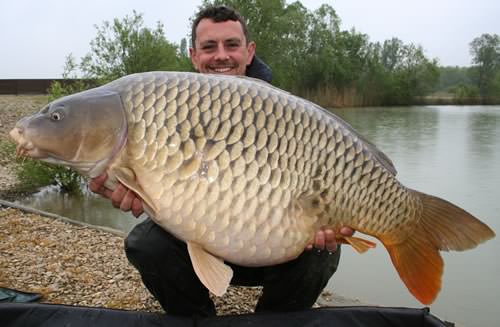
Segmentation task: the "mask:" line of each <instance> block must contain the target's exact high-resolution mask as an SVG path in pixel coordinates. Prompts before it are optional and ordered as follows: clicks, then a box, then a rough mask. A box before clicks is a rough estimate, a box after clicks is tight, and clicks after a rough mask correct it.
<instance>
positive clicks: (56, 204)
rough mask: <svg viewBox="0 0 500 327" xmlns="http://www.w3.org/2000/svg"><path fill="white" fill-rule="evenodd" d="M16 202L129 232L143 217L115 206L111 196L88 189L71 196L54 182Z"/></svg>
mask: <svg viewBox="0 0 500 327" xmlns="http://www.w3.org/2000/svg"><path fill="white" fill-rule="evenodd" d="M17 202H18V203H20V204H23V205H27V206H30V207H32V208H35V209H38V210H43V211H47V212H51V213H55V214H58V215H61V216H64V217H67V218H70V219H73V220H78V221H82V222H85V223H87V224H91V225H96V226H105V227H109V228H113V229H117V230H121V231H125V232H129V231H130V230H131V229H132V228H133V227H134V226H135V224H137V223H138V222H139V221H141V219H136V218H135V217H134V216H133V215H132V214H129V213H124V212H122V211H120V210H118V209H115V208H114V207H113V206H112V205H111V202H110V201H109V200H106V199H104V198H102V197H100V196H98V195H95V194H93V193H92V192H90V191H87V190H84V192H83V194H82V195H72V196H70V195H68V194H65V193H60V192H59V188H58V187H55V186H51V187H46V188H44V189H42V190H41V191H40V192H38V193H36V194H33V195H31V196H29V197H27V198H25V199H23V200H21V201H17Z"/></svg>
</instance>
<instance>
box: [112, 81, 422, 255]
mask: <svg viewBox="0 0 500 327" xmlns="http://www.w3.org/2000/svg"><path fill="white" fill-rule="evenodd" d="M110 86H111V87H114V88H116V89H117V90H118V91H119V92H120V93H121V96H122V99H123V102H124V106H125V109H126V112H127V118H128V129H129V137H128V143H127V154H128V156H127V157H124V160H127V163H126V164H127V165H129V166H130V167H132V168H133V169H134V170H135V171H136V173H137V176H138V179H139V183H140V184H141V185H143V187H144V189H145V191H146V193H147V194H148V195H149V196H150V198H151V199H152V200H153V202H154V203H155V206H157V208H158V215H157V217H155V218H154V219H155V220H156V221H157V223H159V224H160V225H162V226H164V227H165V228H167V229H168V230H169V231H171V232H172V233H173V234H174V235H176V236H178V237H179V238H181V239H183V240H192V241H195V242H197V243H199V244H201V245H202V246H203V247H205V248H206V249H207V250H208V251H210V252H212V253H213V254H215V255H219V256H221V257H223V258H225V259H227V260H229V261H232V262H234V263H239V264H246V265H265V264H274V263H278V262H283V261H286V260H288V259H290V258H293V257H295V256H297V255H298V254H300V253H301V252H302V251H303V249H304V247H305V244H306V243H307V242H308V241H309V240H310V239H311V237H312V235H313V232H314V230H315V229H316V228H318V227H319V226H322V225H330V226H334V227H340V226H352V227H354V228H356V229H357V230H360V231H362V232H367V233H369V234H371V235H375V236H380V235H383V234H388V235H389V234H390V235H392V237H393V239H392V241H393V242H398V241H399V239H397V238H395V237H400V238H401V239H404V238H405V237H406V234H407V232H408V231H409V230H410V229H411V227H412V226H413V224H414V223H416V221H417V220H418V212H419V209H420V208H419V204H418V202H417V201H416V200H415V199H413V198H411V195H410V193H409V192H408V191H407V190H406V189H405V188H404V187H403V186H401V185H400V184H399V182H397V181H396V179H395V178H394V176H393V175H392V174H391V173H390V172H389V171H388V170H386V169H385V168H384V167H383V166H382V165H381V163H380V162H379V161H377V160H376V158H375V157H374V155H373V154H372V153H371V152H370V148H369V147H368V146H367V145H366V144H364V143H363V142H362V141H361V140H360V139H359V138H358V137H357V136H356V135H354V134H352V133H351V132H350V131H349V129H348V128H346V127H345V126H344V125H343V124H342V123H341V122H339V121H338V120H337V119H336V118H335V117H334V116H332V115H330V114H328V113H326V112H325V111H323V110H322V109H320V108H319V107H317V106H315V105H314V104H312V103H309V102H307V101H304V100H302V99H300V98H297V97H294V96H291V95H289V94H287V93H285V92H283V91H280V90H278V89H275V88H273V87H270V86H268V85H267V84H264V83H260V82H257V83H256V82H251V81H249V80H248V79H237V80H236V82H235V79H234V78H225V77H211V76H207V75H202V74H189V73H170V74H168V79H167V75H166V74H162V73H149V74H141V75H133V76H131V77H129V78H128V79H122V80H119V81H118V82H115V83H112V84H111V85H110ZM412 220H413V221H412ZM396 231H397V232H396Z"/></svg>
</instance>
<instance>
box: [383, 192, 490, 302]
mask: <svg viewBox="0 0 500 327" xmlns="http://www.w3.org/2000/svg"><path fill="white" fill-rule="evenodd" d="M412 192H414V193H415V195H416V196H417V197H419V198H420V199H421V202H422V205H423V212H422V216H421V220H420V222H419V225H418V226H417V228H416V229H415V230H414V231H413V232H412V234H411V235H410V236H409V237H408V239H407V240H405V241H404V242H402V243H399V244H389V245H385V244H384V245H385V246H386V248H387V251H388V252H389V254H390V256H391V260H392V263H393V264H394V267H395V268H396V270H397V271H398V273H399V276H400V277H401V279H402V280H403V282H404V283H405V285H406V287H408V289H409V291H410V292H411V293H412V294H413V295H414V296H415V297H416V298H417V299H418V300H419V301H420V302H422V303H423V304H430V303H432V302H433V301H434V299H435V298H436V296H437V294H438V292H439V290H440V288H441V275H442V273H443V259H442V258H441V255H440V254H439V251H448V250H455V251H463V250H467V249H472V248H474V247H476V246H477V245H478V244H480V243H482V242H484V241H487V240H489V239H491V238H493V237H495V232H493V231H492V230H491V229H490V228H489V227H488V226H487V225H486V224H484V223H482V222H481V221H479V220H478V219H476V218H474V217H473V216H472V215H471V214H469V213H468V212H466V211H465V210H462V209H460V208H459V207H457V206H455V205H453V204H451V203H449V202H447V201H445V200H442V199H440V198H437V197H434V196H430V195H427V194H424V193H420V192H417V191H412ZM381 241H382V242H383V241H384V240H383V239H381Z"/></svg>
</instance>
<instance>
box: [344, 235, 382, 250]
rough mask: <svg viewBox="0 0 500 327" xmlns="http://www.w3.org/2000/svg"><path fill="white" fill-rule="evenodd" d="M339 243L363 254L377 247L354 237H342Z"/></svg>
mask: <svg viewBox="0 0 500 327" xmlns="http://www.w3.org/2000/svg"><path fill="white" fill-rule="evenodd" d="M340 242H341V243H345V244H349V245H351V246H352V247H353V248H354V250H356V252H358V253H365V252H366V251H368V250H369V249H373V248H375V247H376V246H377V244H376V243H374V242H372V241H368V240H365V239H363V238H360V237H354V236H342V238H341V239H340Z"/></svg>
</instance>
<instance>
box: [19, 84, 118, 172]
mask: <svg viewBox="0 0 500 327" xmlns="http://www.w3.org/2000/svg"><path fill="white" fill-rule="evenodd" d="M16 127H17V128H18V129H19V130H21V131H22V132H23V134H24V138H25V139H27V140H28V141H30V142H31V143H32V144H33V146H34V147H35V148H36V150H37V152H38V157H39V158H40V159H42V160H45V161H48V162H54V163H58V164H63V165H67V166H71V167H73V168H76V169H77V170H79V171H80V172H81V173H83V174H86V175H91V177H94V176H97V175H98V174H99V173H100V172H101V171H102V170H103V169H104V168H105V167H103V166H105V164H107V162H108V161H109V160H110V159H111V158H112V157H113V156H114V155H116V153H118V151H119V150H120V149H121V148H122V146H123V145H124V144H125V139H126V134H127V122H126V115H125V111H124V109H123V105H122V101H121V98H120V95H119V94H118V93H116V92H113V91H110V90H108V89H106V88H105V87H100V88H95V89H91V90H88V91H84V92H80V93H77V94H74V95H70V96H66V97H63V98H61V99H58V100H55V101H53V102H51V103H50V104H49V105H47V106H46V107H45V108H43V109H42V110H41V111H40V112H39V113H37V114H35V115H33V116H30V117H26V118H25V119H23V120H21V121H20V122H19V123H18V126H16Z"/></svg>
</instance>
